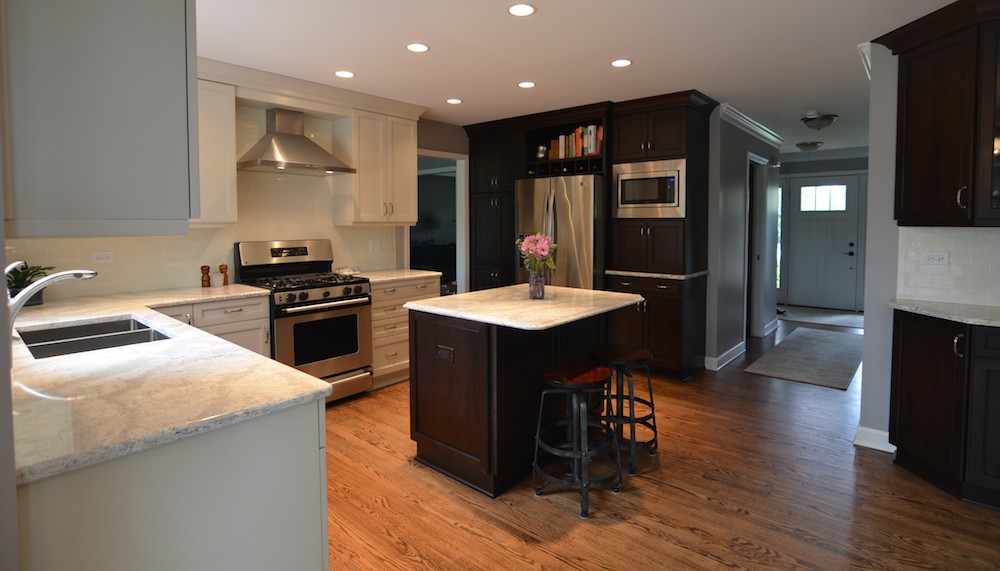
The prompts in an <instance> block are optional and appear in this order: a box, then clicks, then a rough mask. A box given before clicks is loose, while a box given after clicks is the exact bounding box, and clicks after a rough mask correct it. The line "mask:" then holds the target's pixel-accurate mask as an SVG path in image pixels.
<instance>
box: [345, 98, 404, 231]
mask: <svg viewBox="0 0 1000 571" xmlns="http://www.w3.org/2000/svg"><path fill="white" fill-rule="evenodd" d="M351 120H352V129H353V134H354V140H353V146H354V168H356V169H357V171H358V173H357V175H356V178H355V180H354V181H353V182H354V184H353V188H352V189H351V190H352V194H353V196H352V198H353V200H352V203H353V209H352V211H351V212H349V213H344V212H341V213H339V214H340V215H339V216H338V218H339V219H340V220H339V221H344V222H372V223H381V224H416V223H417V122H416V121H414V120H412V119H404V118H401V117H394V116H392V115H382V114H380V113H373V112H370V111H362V110H358V109H354V110H352V111H351Z"/></svg>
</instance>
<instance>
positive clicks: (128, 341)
mask: <svg viewBox="0 0 1000 571" xmlns="http://www.w3.org/2000/svg"><path fill="white" fill-rule="evenodd" d="M17 333H18V335H20V336H21V340H22V341H24V344H25V345H27V346H28V350H29V351H31V354H32V355H33V356H34V357H35V358H36V359H41V358H43V357H55V356H57V355H69V354H71V353H82V352H84V351H94V350H97V349H107V348H109V347H121V346H123V345H134V344H136V343H149V342H152V341H159V340H161V339H169V338H170V337H169V336H168V335H166V334H165V333H163V332H162V331H158V330H156V329H153V328H151V327H150V326H148V325H146V324H145V323H142V322H140V321H136V320H135V319H131V318H126V319H117V320H115V321H101V322H96V323H83V324H79V325H66V326H63V327H52V328H49V329H36V330H33V331H23V330H21V329H18V330H17Z"/></svg>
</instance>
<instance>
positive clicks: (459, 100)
mask: <svg viewBox="0 0 1000 571" xmlns="http://www.w3.org/2000/svg"><path fill="white" fill-rule="evenodd" d="M461 102H462V100H461V99H458V98H457V97H452V98H451V99H448V100H447V103H450V104H451V105H458V104H459V103H461Z"/></svg>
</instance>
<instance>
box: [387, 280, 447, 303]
mask: <svg viewBox="0 0 1000 571" xmlns="http://www.w3.org/2000/svg"><path fill="white" fill-rule="evenodd" d="M438 281H439V280H437V279H426V280H416V281H403V282H392V283H387V284H382V285H376V286H372V299H373V300H374V301H383V300H398V299H405V300H407V301H409V300H411V299H422V298H424V297H432V296H437V295H438V294H440V286H439V285H438Z"/></svg>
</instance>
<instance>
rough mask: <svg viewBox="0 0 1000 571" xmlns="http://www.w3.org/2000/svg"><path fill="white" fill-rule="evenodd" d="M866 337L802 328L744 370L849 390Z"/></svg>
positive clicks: (859, 361) (859, 362)
mask: <svg viewBox="0 0 1000 571" xmlns="http://www.w3.org/2000/svg"><path fill="white" fill-rule="evenodd" d="M862 340H863V337H862V336H861V335H854V334H851V333H841V332H839V331H827V330H824V329H810V328H808V327H799V328H798V329H796V330H795V331H792V332H791V333H790V334H789V335H788V336H787V337H785V338H784V339H782V340H781V342H780V343H778V345H777V346H776V347H775V348H774V349H771V350H770V351H769V352H768V353H766V354H765V355H764V356H763V357H761V358H760V359H757V360H756V361H754V362H753V364H751V365H750V366H749V367H747V368H746V369H744V372H747V373H754V374H755V375H763V376H765V377H774V378H776V379H787V380H789V381H798V382H800V383H809V384H812V385H820V386H822V387H830V388H834V389H841V390H847V387H849V386H851V379H853V378H854V373H855V372H856V371H857V370H858V365H860V364H861V345H862Z"/></svg>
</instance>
